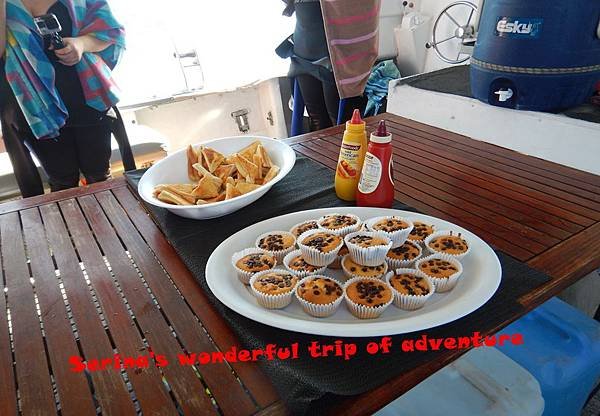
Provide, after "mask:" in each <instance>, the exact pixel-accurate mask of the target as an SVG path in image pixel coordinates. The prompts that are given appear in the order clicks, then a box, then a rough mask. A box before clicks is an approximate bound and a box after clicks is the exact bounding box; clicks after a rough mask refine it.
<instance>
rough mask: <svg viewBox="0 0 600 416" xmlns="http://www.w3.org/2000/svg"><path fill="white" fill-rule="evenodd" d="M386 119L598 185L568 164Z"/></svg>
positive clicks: (596, 179) (411, 122) (594, 177)
mask: <svg viewBox="0 0 600 416" xmlns="http://www.w3.org/2000/svg"><path fill="white" fill-rule="evenodd" d="M385 118H386V121H387V122H390V123H398V124H402V125H404V126H408V127H411V128H413V129H415V130H419V131H424V132H427V133H430V134H432V135H435V136H440V137H444V138H446V139H449V140H453V141H457V142H460V143H466V144H468V145H472V146H477V147H478V148H481V149H483V150H486V151H488V152H490V153H495V154H501V155H503V156H505V157H507V158H510V159H513V160H518V161H520V162H522V163H525V164H533V165H535V166H537V167H539V168H540V169H545V170H548V171H550V172H556V173H560V174H561V175H564V176H565V177H569V178H574V179H576V180H578V181H582V182H585V183H588V184H590V185H593V186H596V187H600V177H599V176H597V175H594V174H591V173H588V172H584V171H581V170H578V169H575V168H572V167H569V166H565V165H560V164H558V163H554V162H551V161H549V160H544V159H540V158H537V157H535V156H530V155H526V154H523V153H519V152H516V151H514V150H511V149H508V148H505V147H501V146H498V145H495V144H491V143H487V142H484V141H481V140H474V139H472V138H470V137H467V136H463V135H461V134H458V133H453V132H450V131H448V130H443V129H440V128H438V127H434V126H430V125H427V124H423V123H419V122H417V121H414V120H409V119H407V118H404V117H401V116H397V115H395V114H386V115H385Z"/></svg>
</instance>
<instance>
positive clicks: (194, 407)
mask: <svg viewBox="0 0 600 416" xmlns="http://www.w3.org/2000/svg"><path fill="white" fill-rule="evenodd" d="M78 201H79V203H80V205H81V209H82V211H83V213H84V215H85V217H86V218H87V220H88V222H89V224H90V226H91V231H92V233H93V235H94V236H96V239H97V241H98V244H99V245H100V248H101V249H102V251H103V253H104V255H105V257H106V259H107V260H108V263H109V264H110V266H111V269H112V273H113V274H114V277H115V279H116V280H117V282H118V283H119V286H120V288H121V290H122V291H123V294H124V295H125V298H126V299H127V301H128V303H129V306H130V308H131V311H132V312H133V315H134V316H135V317H136V320H137V323H138V324H139V326H140V329H141V331H142V332H143V334H144V336H145V338H146V339H147V341H148V344H149V346H148V348H146V349H145V351H144V353H145V354H147V353H149V351H153V352H154V353H156V354H164V355H165V356H166V357H167V359H168V360H169V362H170V365H167V366H165V367H163V368H162V370H161V371H162V373H163V374H164V376H165V378H166V379H167V382H168V383H169V385H170V386H171V389H172V391H173V394H174V395H175V398H176V399H177V402H178V403H179V405H180V406H181V408H182V410H183V411H184V412H185V413H186V414H188V413H189V414H216V413H217V411H216V409H215V408H214V407H213V406H212V403H211V401H210V398H209V397H208V396H207V395H206V394H205V387H204V385H203V384H202V382H201V381H200V379H199V378H198V377H197V376H196V375H195V374H194V370H193V369H192V368H191V367H184V366H181V365H178V364H177V355H178V354H183V353H185V351H184V349H183V348H181V346H180V345H179V344H178V342H177V339H176V338H175V337H173V335H172V333H171V329H170V328H169V324H168V323H167V321H165V318H164V317H163V315H162V314H161V312H160V309H159V306H158V305H156V304H155V302H154V301H153V300H152V297H151V295H150V293H148V291H147V289H146V287H145V285H144V284H143V281H142V280H141V278H140V276H139V275H138V273H137V271H136V270H135V268H134V266H133V264H132V263H131V260H130V259H129V257H128V256H127V253H126V252H125V250H126V249H125V248H123V246H122V245H121V242H120V241H119V238H118V237H117V235H116V234H115V231H114V229H113V228H112V226H111V224H110V223H109V221H108V219H107V218H106V216H105V214H104V212H103V211H102V209H101V208H100V206H99V205H98V202H97V201H96V199H95V198H94V196H93V195H87V196H83V197H81V198H78ZM134 261H136V265H137V259H135V258H134ZM142 274H143V277H144V279H145V280H146V281H147V280H150V279H153V278H155V279H162V280H167V276H165V274H164V272H160V273H159V274H158V275H155V276H152V275H151V274H147V273H142ZM159 304H160V303H159ZM180 305H181V300H180ZM160 307H162V305H161V306H160ZM200 330H201V328H200ZM138 354H139V352H138ZM222 376H223V380H222V381H223V385H228V384H231V383H228V380H227V379H226V377H227V376H229V378H232V377H231V374H230V373H222ZM209 388H210V389H211V392H212V393H213V394H214V393H215V390H216V389H213V388H212V386H209ZM236 404H238V405H239V407H240V409H243V410H244V411H246V412H248V411H249V410H252V409H253V406H252V407H248V406H246V408H244V406H243V403H236ZM170 410H174V409H170ZM223 410H224V411H228V410H232V409H227V408H226V407H224V408H223Z"/></svg>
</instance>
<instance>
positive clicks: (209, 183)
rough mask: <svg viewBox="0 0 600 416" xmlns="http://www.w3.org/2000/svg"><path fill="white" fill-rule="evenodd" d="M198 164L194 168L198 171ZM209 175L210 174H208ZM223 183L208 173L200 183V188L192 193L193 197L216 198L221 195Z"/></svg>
mask: <svg viewBox="0 0 600 416" xmlns="http://www.w3.org/2000/svg"><path fill="white" fill-rule="evenodd" d="M197 165H198V164H197V163H196V165H194V167H195V168H196V169H197ZM207 173H208V172H207ZM222 184H223V181H221V179H219V178H217V177H216V176H214V175H212V174H210V173H208V174H206V175H204V176H203V177H202V179H200V180H199V181H198V186H196V187H195V188H194V190H193V191H192V195H194V196H196V197H198V198H200V199H209V198H214V197H216V196H218V195H219V192H220V191H221V185H222Z"/></svg>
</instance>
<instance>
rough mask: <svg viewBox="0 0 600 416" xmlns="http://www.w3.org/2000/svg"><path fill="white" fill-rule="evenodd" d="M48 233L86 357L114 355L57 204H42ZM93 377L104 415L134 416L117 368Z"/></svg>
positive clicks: (42, 212)
mask: <svg viewBox="0 0 600 416" xmlns="http://www.w3.org/2000/svg"><path fill="white" fill-rule="evenodd" d="M40 214H41V216H42V219H43V221H44V228H45V229H46V236H47V238H48V242H49V244H50V247H51V249H52V253H53V255H54V258H55V260H56V264H57V266H58V269H59V270H60V274H61V278H62V281H63V284H64V288H65V292H66V294H67V299H68V301H69V304H70V306H71V311H72V313H73V320H74V321H75V325H76V326H77V332H78V335H79V342H80V344H81V348H82V350H83V354H84V357H82V358H85V359H88V360H89V359H92V358H107V357H111V356H112V355H113V353H114V352H113V348H112V345H111V343H110V340H109V338H108V334H107V333H106V331H105V330H104V327H103V326H102V322H101V320H100V317H99V315H98V312H97V311H96V306H95V305H94V300H93V299H92V294H91V293H90V290H89V288H88V286H87V283H86V282H85V280H84V278H83V273H82V271H81V267H80V265H79V259H78V257H77V253H76V252H75V250H74V248H73V246H72V243H71V238H70V236H69V232H68V231H67V228H66V226H65V223H64V221H63V218H62V215H61V213H60V211H59V209H58V206H57V205H56V204H49V205H42V206H40ZM90 377H91V379H92V383H93V385H94V389H95V392H96V397H97V399H98V402H99V404H100V408H101V410H102V412H103V414H107V415H124V416H125V415H131V414H133V413H134V412H135V410H134V407H133V402H132V400H131V398H130V396H129V392H128V391H127V386H126V385H125V381H124V380H123V378H122V377H121V374H120V373H119V372H117V371H92V372H90Z"/></svg>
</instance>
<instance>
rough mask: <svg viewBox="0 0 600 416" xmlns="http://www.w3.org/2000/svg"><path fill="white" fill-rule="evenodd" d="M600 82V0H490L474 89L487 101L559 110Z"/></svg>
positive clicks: (579, 99) (478, 50)
mask: <svg viewBox="0 0 600 416" xmlns="http://www.w3.org/2000/svg"><path fill="white" fill-rule="evenodd" d="M599 82H600V0H568V1H565V0H486V1H485V3H484V5H483V10H482V13H481V16H480V24H479V31H478V34H477V42H476V44H475V49H474V51H473V55H472V57H471V90H472V93H473V96H474V97H475V98H477V99H479V100H481V101H484V102H486V103H489V104H492V105H496V106H500V107H508V108H516V109H520V110H532V111H558V110H561V109H565V108H569V107H573V106H576V105H579V104H581V103H583V102H585V101H586V100H587V99H588V98H589V97H591V96H592V95H593V94H594V90H595V88H596V87H597V85H598V83H599Z"/></svg>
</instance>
